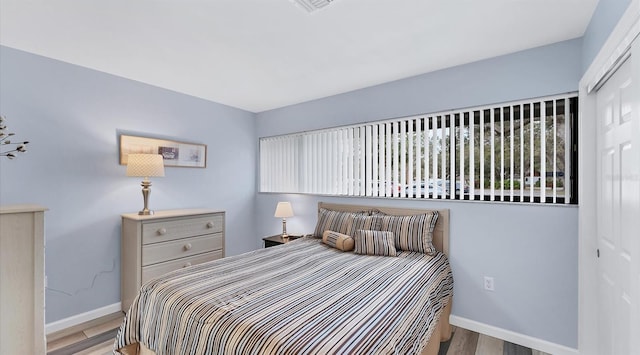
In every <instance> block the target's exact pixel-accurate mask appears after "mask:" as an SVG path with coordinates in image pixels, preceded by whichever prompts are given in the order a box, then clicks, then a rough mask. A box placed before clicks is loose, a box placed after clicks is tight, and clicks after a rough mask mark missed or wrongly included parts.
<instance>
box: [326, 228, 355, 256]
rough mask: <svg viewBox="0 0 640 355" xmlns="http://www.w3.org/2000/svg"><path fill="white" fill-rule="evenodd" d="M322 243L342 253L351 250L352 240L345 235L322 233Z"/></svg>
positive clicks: (329, 232) (331, 232) (330, 232)
mask: <svg viewBox="0 0 640 355" xmlns="http://www.w3.org/2000/svg"><path fill="white" fill-rule="evenodd" d="M322 242H323V243H324V244H326V245H328V246H330V247H332V248H336V249H338V250H342V251H351V250H353V238H351V237H350V236H348V235H346V234H342V233H338V232H334V231H324V233H323V234H322Z"/></svg>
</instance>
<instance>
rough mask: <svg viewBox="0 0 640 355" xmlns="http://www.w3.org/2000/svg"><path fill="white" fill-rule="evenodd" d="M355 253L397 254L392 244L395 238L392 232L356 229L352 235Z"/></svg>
mask: <svg viewBox="0 0 640 355" xmlns="http://www.w3.org/2000/svg"><path fill="white" fill-rule="evenodd" d="M353 239H354V242H355V249H354V250H353V252H354V253H356V254H364V255H381V256H397V255H398V252H397V251H396V247H395V245H394V243H395V238H394V237H393V233H392V232H383V231H374V230H362V229H359V230H357V231H356V235H355V236H354V238H353Z"/></svg>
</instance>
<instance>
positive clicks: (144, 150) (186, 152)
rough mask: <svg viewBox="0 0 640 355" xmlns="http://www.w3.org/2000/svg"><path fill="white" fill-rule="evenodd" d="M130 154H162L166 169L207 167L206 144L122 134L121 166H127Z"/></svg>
mask: <svg viewBox="0 0 640 355" xmlns="http://www.w3.org/2000/svg"><path fill="white" fill-rule="evenodd" d="M129 154H160V155H162V157H163V159H164V166H165V167H169V166H175V167H188V168H206V167H207V146H206V144H199V143H189V142H181V141H175V140H171V139H164V138H153V137H143V136H134V135H128V134H121V135H120V165H127V158H128V155H129Z"/></svg>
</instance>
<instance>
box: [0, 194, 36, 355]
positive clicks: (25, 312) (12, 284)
mask: <svg viewBox="0 0 640 355" xmlns="http://www.w3.org/2000/svg"><path fill="white" fill-rule="evenodd" d="M46 210H47V209H46V208H44V207H41V206H36V205H11V206H0V354H44V353H46V345H45V343H46V341H45V332H44V212H45V211H46Z"/></svg>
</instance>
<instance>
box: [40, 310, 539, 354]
mask: <svg viewBox="0 0 640 355" xmlns="http://www.w3.org/2000/svg"><path fill="white" fill-rule="evenodd" d="M121 322H122V317H121V316H111V317H109V318H108V319H107V320H105V321H104V322H99V324H96V323H95V322H94V323H93V324H89V325H88V326H87V327H86V329H76V330H77V331H75V332H72V333H70V334H57V335H56V334H54V335H53V336H52V337H50V338H52V339H54V340H50V341H49V342H48V343H47V354H48V355H107V354H108V355H111V354H112V352H111V351H112V346H113V340H114V338H115V335H114V334H113V331H114V330H115V329H117V328H118V327H120V323H121ZM453 330H454V333H453V336H452V337H451V340H449V341H448V342H446V343H442V344H441V345H440V353H439V355H549V354H547V353H543V352H541V351H537V350H532V349H529V348H525V347H522V346H520V345H516V344H512V343H509V342H505V341H502V340H500V339H496V338H493V337H490V336H487V335H484V334H478V333H475V332H472V331H469V330H466V329H463V328H456V327H454V328H453ZM108 332H111V333H108ZM105 336H108V338H106V339H105ZM78 347H86V348H84V349H78ZM74 348H75V349H74Z"/></svg>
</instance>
